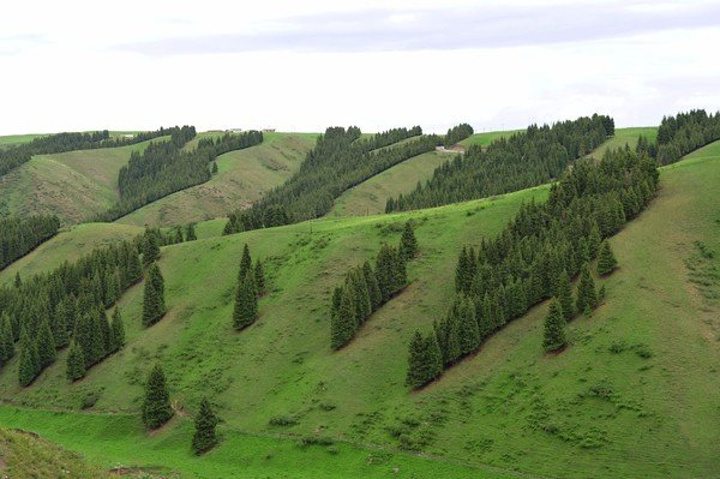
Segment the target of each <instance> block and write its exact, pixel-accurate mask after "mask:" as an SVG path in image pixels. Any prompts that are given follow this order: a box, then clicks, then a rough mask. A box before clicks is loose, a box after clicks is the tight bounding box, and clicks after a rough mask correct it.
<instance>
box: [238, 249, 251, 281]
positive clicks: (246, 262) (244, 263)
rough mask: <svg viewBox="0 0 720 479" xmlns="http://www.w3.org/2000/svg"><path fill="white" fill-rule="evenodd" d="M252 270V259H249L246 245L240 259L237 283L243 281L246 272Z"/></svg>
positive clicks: (248, 250)
mask: <svg viewBox="0 0 720 479" xmlns="http://www.w3.org/2000/svg"><path fill="white" fill-rule="evenodd" d="M250 270H252V258H251V257H250V248H249V247H248V245H247V243H245V246H244V247H243V253H242V259H240V271H239V272H238V281H243V280H245V276H247V273H248V271H250Z"/></svg>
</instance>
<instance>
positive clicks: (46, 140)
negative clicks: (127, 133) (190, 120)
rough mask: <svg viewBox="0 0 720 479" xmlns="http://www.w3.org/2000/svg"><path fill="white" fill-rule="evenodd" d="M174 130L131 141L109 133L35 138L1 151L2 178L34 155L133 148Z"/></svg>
mask: <svg viewBox="0 0 720 479" xmlns="http://www.w3.org/2000/svg"><path fill="white" fill-rule="evenodd" d="M173 130H174V129H173V128H170V129H164V128H160V129H159V130H156V131H148V132H144V133H138V134H137V135H134V136H133V137H131V138H110V132H108V131H107V130H103V131H96V132H91V133H58V134H56V135H48V136H43V137H40V138H35V139H34V140H33V141H31V142H30V143H25V144H22V145H17V146H11V147H9V148H5V149H0V176H3V175H5V174H6V173H8V172H9V171H11V170H13V169H14V168H17V167H18V166H20V165H22V164H23V163H26V162H28V161H30V158H32V156H33V155H49V154H53V153H63V152H66V151H74V150H92V149H97V148H116V147H119V146H126V145H134V144H136V143H140V142H143V141H147V140H151V139H153V138H158V137H161V136H165V135H168V134H170V133H171V132H172V131H173Z"/></svg>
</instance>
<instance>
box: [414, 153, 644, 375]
mask: <svg viewBox="0 0 720 479" xmlns="http://www.w3.org/2000/svg"><path fill="white" fill-rule="evenodd" d="M656 166H657V163H656V162H655V161H654V160H653V159H651V158H649V157H647V156H643V157H638V156H637V155H636V154H635V153H634V152H633V151H630V150H629V149H621V150H616V151H610V152H608V153H607V154H606V155H605V156H604V158H603V160H602V161H601V163H600V164H599V165H595V164H594V163H593V162H592V161H581V162H577V163H576V164H575V166H574V168H573V169H572V170H571V171H569V172H567V173H566V174H565V175H564V176H563V178H562V179H561V180H560V181H559V182H558V183H556V184H554V185H553V187H552V189H551V192H550V198H549V199H548V201H547V202H546V203H544V204H537V203H535V202H534V201H532V202H530V203H526V204H523V205H522V206H521V208H520V210H519V211H518V213H517V214H516V216H515V217H514V218H513V219H512V220H511V221H510V222H509V224H508V225H507V227H506V228H505V229H504V230H503V231H502V232H501V233H500V234H499V235H498V236H497V237H496V238H494V239H491V240H488V239H486V238H482V240H481V241H480V246H479V248H478V251H477V252H476V251H475V250H474V248H469V249H468V248H463V250H462V251H461V253H460V257H459V259H458V264H457V269H456V279H455V287H456V297H455V299H454V301H453V304H452V307H451V308H450V309H449V311H448V313H447V315H446V317H445V318H444V319H443V320H441V321H439V322H436V323H435V327H434V328H433V331H431V332H430V333H428V335H426V336H423V335H421V334H418V335H415V337H414V338H413V341H412V342H411V345H410V358H409V370H408V376H407V381H408V384H409V385H410V386H412V387H421V386H422V385H424V384H426V383H427V382H429V381H432V380H433V379H435V378H436V377H437V376H438V375H439V374H440V373H439V372H438V368H437V362H436V360H435V359H433V358H434V355H435V343H437V347H438V349H439V351H440V356H439V357H440V358H441V362H442V367H448V366H450V365H452V364H453V363H455V362H457V361H458V360H460V359H462V357H463V356H464V355H467V354H469V353H471V352H473V351H475V350H477V348H478V347H479V346H480V345H481V344H482V341H484V340H485V339H486V338H487V337H489V336H490V335H492V334H493V332H495V331H496V330H498V329H500V328H502V327H503V326H504V325H505V324H506V323H507V322H508V321H511V320H512V319H515V318H517V317H520V316H522V315H523V314H525V312H527V311H528V309H529V308H531V307H532V306H533V305H535V304H537V303H539V302H540V301H543V300H545V299H548V298H551V297H558V298H559V302H560V303H561V304H562V306H563V308H565V310H564V314H566V315H568V316H566V317H572V315H574V314H576V313H577V312H583V311H585V310H588V309H589V310H591V309H592V308H594V307H595V306H596V304H597V299H596V298H597V294H596V293H595V287H594V284H591V283H590V281H589V280H591V279H592V278H591V276H590V273H589V264H590V262H591V261H593V260H594V259H595V258H597V257H598V255H599V253H600V252H601V251H603V253H602V255H601V256H602V260H599V261H598V265H597V266H598V271H599V272H601V273H604V274H607V272H609V271H611V270H612V269H613V268H614V267H615V265H614V256H613V255H612V251H611V250H610V247H609V244H607V243H603V239H604V238H607V237H609V236H612V235H613V234H615V233H616V232H617V231H619V230H620V228H622V227H623V225H624V224H625V222H626V221H628V220H630V219H632V218H633V217H635V216H636V215H637V214H638V213H639V212H640V211H641V210H642V209H643V208H645V206H646V205H647V204H648V202H649V201H650V200H651V199H652V198H653V196H654V193H655V190H656V188H657V182H658V172H657V168H656ZM580 273H581V280H580V285H579V288H578V298H577V300H576V301H573V300H572V293H571V292H570V295H569V297H570V298H571V299H569V300H568V288H569V284H570V279H571V278H575V277H576V276H577V275H578V274H580ZM591 290H592V292H591ZM573 303H574V304H573ZM571 305H572V307H571ZM420 365H425V366H423V367H422V368H421V367H420ZM428 365H432V367H430V366H428ZM440 370H442V368H441V369H440Z"/></svg>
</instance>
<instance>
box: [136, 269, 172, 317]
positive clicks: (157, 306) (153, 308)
mask: <svg viewBox="0 0 720 479" xmlns="http://www.w3.org/2000/svg"><path fill="white" fill-rule="evenodd" d="M166 311H167V309H166V307H165V281H164V280H163V277H162V273H161V272H160V268H159V267H158V265H157V264H155V263H153V264H152V265H151V266H150V269H149V270H148V274H147V276H146V277H145V288H144V290H143V313H142V318H143V325H144V326H146V327H147V326H152V325H153V324H155V323H157V322H158V321H160V320H161V319H162V317H163V316H164V315H165V313H166Z"/></svg>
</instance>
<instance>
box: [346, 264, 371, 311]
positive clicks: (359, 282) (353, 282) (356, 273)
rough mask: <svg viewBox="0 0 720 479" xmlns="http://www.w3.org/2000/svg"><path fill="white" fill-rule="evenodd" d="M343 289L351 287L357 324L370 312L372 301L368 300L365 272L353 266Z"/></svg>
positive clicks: (368, 293)
mask: <svg viewBox="0 0 720 479" xmlns="http://www.w3.org/2000/svg"><path fill="white" fill-rule="evenodd" d="M344 289H352V291H353V298H354V301H355V318H356V322H357V324H358V325H360V324H362V323H364V322H365V320H366V319H367V318H368V316H370V313H372V303H371V301H370V292H369V291H368V287H367V283H366V282H365V274H364V273H363V272H362V269H360V268H353V270H351V271H350V274H349V275H348V276H347V283H346V285H345V288H344Z"/></svg>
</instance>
